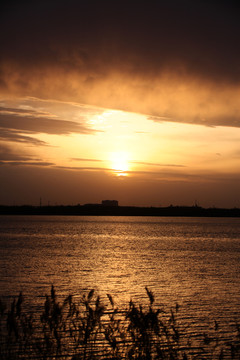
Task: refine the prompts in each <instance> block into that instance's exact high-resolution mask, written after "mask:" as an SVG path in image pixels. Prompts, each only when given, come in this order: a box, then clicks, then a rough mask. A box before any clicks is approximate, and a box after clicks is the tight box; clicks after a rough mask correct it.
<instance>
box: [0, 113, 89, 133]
mask: <svg viewBox="0 0 240 360" xmlns="http://www.w3.org/2000/svg"><path fill="white" fill-rule="evenodd" d="M0 127H1V128H6V129H12V130H19V131H22V132H25V131H27V132H28V133H29V132H32V133H45V134H56V135H69V134H71V133H80V134H91V133H94V132H95V131H94V130H92V129H89V128H87V126H85V125H83V124H79V123H77V122H74V121H67V120H57V119H51V118H47V117H40V116H29V115H27V116H22V115H20V114H19V113H18V110H16V111H15V113H14V114H6V113H0Z"/></svg>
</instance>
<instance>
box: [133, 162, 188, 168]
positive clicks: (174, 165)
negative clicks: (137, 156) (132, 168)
mask: <svg viewBox="0 0 240 360" xmlns="http://www.w3.org/2000/svg"><path fill="white" fill-rule="evenodd" d="M131 163H132V164H138V165H147V166H161V167H185V165H181V164H164V163H151V162H145V161H131Z"/></svg>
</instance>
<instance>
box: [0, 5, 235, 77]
mask: <svg viewBox="0 0 240 360" xmlns="http://www.w3.org/2000/svg"><path fill="white" fill-rule="evenodd" d="M237 10H239V7H237V5H236V3H235V2H233V1H220V2H215V1H194V2H193V1H190V0H188V1H187V0H183V1H177V0H170V1H169V0H168V1H152V0H150V1H139V2H137V1H126V0H125V1H123V0H121V1H118V0H115V1H111V0H107V1H106V0H102V1H91V0H90V1H76V0H69V1H51V2H45V1H43V2H30V1H29V2H23V3H22V2H21V3H18V4H17V3H16V4H15V6H9V7H8V8H6V9H5V11H3V14H2V29H3V30H5V31H3V32H2V34H4V36H2V37H1V48H2V50H3V54H4V55H3V57H5V58H7V59H8V60H13V61H15V60H17V62H18V63H20V64H21V65H24V64H25V66H29V65H31V66H32V67H33V68H35V67H37V66H39V65H42V64H44V63H45V64H47V65H49V64H51V63H52V64H54V65H55V64H60V65H61V66H63V67H71V68H72V69H77V70H79V69H83V68H85V67H87V68H88V69H92V70H94V72H96V71H97V72H98V76H101V75H104V69H107V68H108V67H109V63H110V64H112V65H113V66H114V67H119V66H120V67H122V68H123V69H124V68H125V67H126V66H127V65H128V66H133V67H134V68H135V71H136V72H141V73H142V71H143V70H144V71H147V72H148V73H156V72H159V71H161V70H162V69H164V68H166V67H167V68H168V67H169V66H170V67H171V66H173V67H176V66H179V70H180V71H181V70H182V71H184V69H188V70H187V71H190V72H193V73H197V74H200V75H201V76H206V77H209V76H210V77H216V78H219V79H220V78H223V79H227V80H228V81H231V82H236V81H239V80H240V65H239V51H240V50H239V47H238V46H237V44H238V43H239V40H240V34H239V26H240V25H239V16H238V15H239V13H238V11H237ZM6 30H7V32H6ZM138 60H140V61H138ZM230 64H231V66H229V65H230ZM92 75H93V76H94V73H93V74H92ZM22 81H23V83H24V79H22ZM88 81H90V82H91V76H90V74H89V78H88Z"/></svg>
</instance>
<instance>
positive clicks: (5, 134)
mask: <svg viewBox="0 0 240 360" xmlns="http://www.w3.org/2000/svg"><path fill="white" fill-rule="evenodd" d="M0 140H2V141H13V142H17V143H25V144H27V145H34V146H46V145H48V144H47V143H46V142H45V141H42V140H39V139H36V138H34V137H32V136H27V135H22V134H19V132H18V131H16V130H11V129H4V128H0Z"/></svg>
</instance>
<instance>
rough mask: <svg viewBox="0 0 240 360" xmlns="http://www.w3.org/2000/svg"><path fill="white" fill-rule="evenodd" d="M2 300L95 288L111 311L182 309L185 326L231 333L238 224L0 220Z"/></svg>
mask: <svg viewBox="0 0 240 360" xmlns="http://www.w3.org/2000/svg"><path fill="white" fill-rule="evenodd" d="M0 251H1V265H0V279H1V283H0V285H1V286H0V296H2V297H3V298H5V299H8V298H9V297H12V296H16V295H17V294H18V293H19V292H20V291H23V293H24V294H25V297H26V298H27V299H28V301H29V302H30V303H32V305H34V306H36V307H37V306H38V305H39V304H40V303H41V304H42V303H43V297H44V295H45V294H46V293H49V292H50V287H51V284H54V285H55V288H56V291H57V294H58V295H59V296H60V297H61V296H66V295H68V294H69V293H71V294H73V295H74V296H75V297H78V296H79V295H80V294H82V292H84V291H89V290H90V289H92V288H94V289H96V290H97V292H98V293H99V294H100V295H101V297H102V299H103V300H104V299H105V298H106V294H107V293H110V294H111V295H112V296H113V297H114V299H115V302H116V303H117V304H119V305H120V306H123V305H124V306H125V305H127V303H128V301H129V300H130V298H132V299H133V300H135V301H136V302H145V301H147V297H146V292H145V286H148V287H149V289H151V290H152V291H153V293H154V294H155V298H156V302H157V304H164V306H165V308H167V309H170V307H172V306H175V304H176V302H177V303H178V304H179V305H180V310H181V317H182V321H183V322H189V323H191V324H195V325H196V326H200V327H204V326H210V327H211V326H213V323H214V320H217V321H218V322H219V323H220V324H221V326H222V329H223V332H224V333H225V334H231V332H232V331H234V330H233V328H234V326H235V323H236V322H238V323H239V319H240V316H239V315H240V291H239V290H240V276H239V268H240V267H239V266H240V219H239V218H173V217H166V218H165V217H163V218H157V217H151V218H148V217H87V216H82V217H77V216H72V217H67V216H56V217H55V216H51V217H47V216H34V217H33V216H1V217H0Z"/></svg>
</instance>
